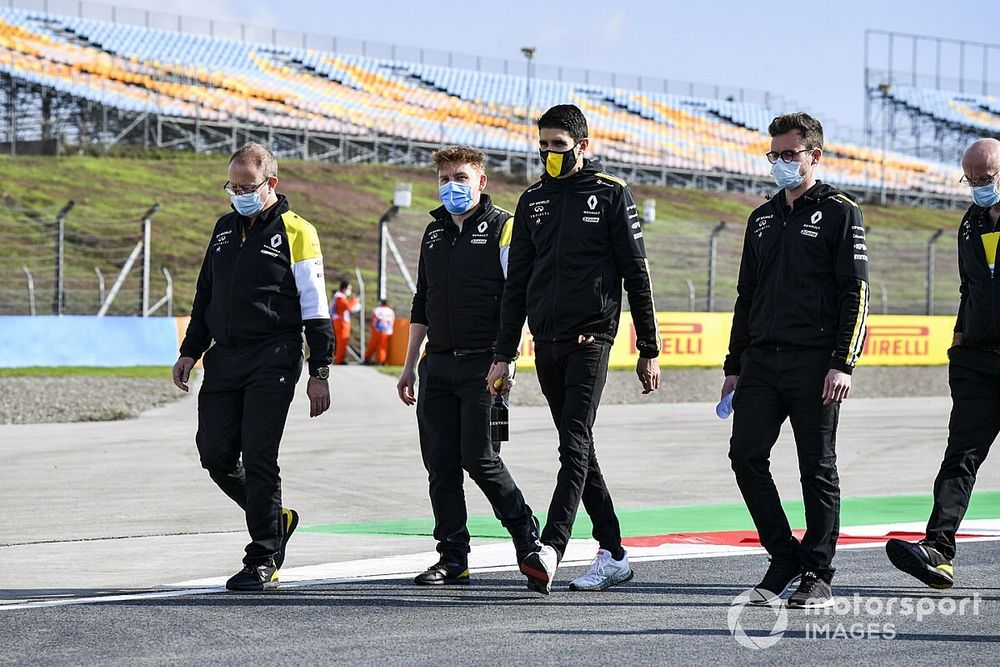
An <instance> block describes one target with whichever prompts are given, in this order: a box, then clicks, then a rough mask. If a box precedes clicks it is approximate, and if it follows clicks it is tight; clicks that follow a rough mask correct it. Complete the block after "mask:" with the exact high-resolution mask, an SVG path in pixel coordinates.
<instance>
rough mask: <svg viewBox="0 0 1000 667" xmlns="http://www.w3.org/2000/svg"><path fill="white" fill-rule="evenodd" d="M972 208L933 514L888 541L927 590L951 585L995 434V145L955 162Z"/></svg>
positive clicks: (962, 241) (998, 303) (999, 376)
mask: <svg viewBox="0 0 1000 667" xmlns="http://www.w3.org/2000/svg"><path fill="white" fill-rule="evenodd" d="M962 170H963V171H964V172H965V174H964V176H963V177H962V181H963V182H965V183H967V184H968V185H969V187H970V188H972V199H973V204H972V206H970V207H969V209H968V210H967V211H966V212H965V216H964V217H963V218H962V224H961V226H959V228H958V273H959V277H960V278H961V295H962V298H961V301H959V306H958V318H957V320H956V321H955V336H954V339H953V341H952V347H951V349H950V350H949V351H948V359H949V361H948V376H949V377H948V384H949V385H950V386H951V400H952V408H951V420H950V422H949V424H948V447H947V449H946V450H945V453H944V460H943V461H942V462H941V469H940V471H939V472H938V475H937V479H936V480H934V507H933V509H932V510H931V516H930V519H929V520H928V522H927V534H926V536H925V537H924V539H923V540H920V541H919V542H906V541H903V540H897V539H893V540H889V541H888V542H887V543H886V545H885V550H886V553H887V554H888V556H889V560H890V561H891V562H892V564H893V565H895V566H896V567H897V568H899V569H900V570H902V571H903V572H906V573H907V574H910V575H912V576H914V577H916V578H917V579H919V580H920V581H922V582H924V583H925V584H927V585H928V586H930V587H931V588H951V587H952V585H954V583H955V569H954V560H955V552H956V549H955V533H956V532H957V531H958V527H959V526H960V525H961V523H962V518H963V517H964V516H965V510H966V509H968V507H969V499H970V498H971V497H972V487H973V486H974V485H975V483H976V474H977V473H978V471H979V466H980V465H982V463H983V460H985V459H986V455H987V454H989V451H990V447H991V446H992V445H993V441H994V440H996V438H997V434H1000V322H998V321H997V313H998V312H1000V291H998V290H997V289H996V279H995V278H996V275H995V274H996V258H997V239H1000V141H997V140H996V139H980V140H979V141H976V142H974V143H973V144H972V145H971V146H969V148H968V150H966V151H965V155H964V157H963V158H962Z"/></svg>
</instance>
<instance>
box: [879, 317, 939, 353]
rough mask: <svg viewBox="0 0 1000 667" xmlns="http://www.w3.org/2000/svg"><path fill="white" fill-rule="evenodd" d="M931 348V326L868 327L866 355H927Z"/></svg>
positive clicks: (883, 325) (884, 325)
mask: <svg viewBox="0 0 1000 667" xmlns="http://www.w3.org/2000/svg"><path fill="white" fill-rule="evenodd" d="M930 349H931V328H930V327H926V326H919V325H909V326H907V325H896V326H893V325H886V324H882V325H873V326H869V327H868V338H867V339H866V340H865V349H864V356H868V355H873V356H875V355H877V356H881V357H889V356H892V357H926V356H927V355H929V354H930Z"/></svg>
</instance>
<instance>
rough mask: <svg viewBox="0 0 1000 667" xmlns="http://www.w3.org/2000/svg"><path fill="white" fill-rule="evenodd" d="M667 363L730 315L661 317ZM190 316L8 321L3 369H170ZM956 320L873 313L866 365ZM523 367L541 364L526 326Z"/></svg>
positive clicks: (697, 349)
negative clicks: (73, 367)
mask: <svg viewBox="0 0 1000 667" xmlns="http://www.w3.org/2000/svg"><path fill="white" fill-rule="evenodd" d="M658 319H659V323H660V339H661V345H662V350H661V352H662V354H661V356H660V364H661V365H662V366H688V367H691V366H694V367H697V366H703V367H721V366H722V360H723V358H724V357H725V356H726V350H727V348H728V345H729V329H730V326H731V323H732V315H731V314H728V313H659V315H658ZM187 320H188V318H186V317H176V318H174V317H146V318H141V317H82V316H81V317H77V316H64V317H54V316H52V317H0V340H2V341H3V344H2V345H0V368H16V367H25V366H169V365H171V364H173V363H174V361H175V360H176V359H177V348H178V345H179V341H180V339H181V338H182V337H183V335H184V331H185V329H186V328H187ZM954 325H955V318H954V317H948V316H915V315H914V316H911V315H872V316H871V317H870V318H869V320H868V338H867V340H866V341H865V351H864V354H863V356H862V358H861V362H860V363H861V364H863V365H868V366H939V365H944V364H947V363H948V347H949V346H950V345H951V339H952V329H953V328H954ZM406 332H407V326H406V322H405V321H402V322H401V321H400V320H397V326H396V334H395V335H393V337H392V342H391V352H392V353H391V354H390V363H401V361H402V356H403V354H405V349H406ZM520 351H521V356H520V358H519V359H518V365H519V366H520V367H522V368H525V367H527V368H530V367H533V366H534V341H533V340H532V338H531V335H530V334H529V333H528V331H527V327H525V334H524V338H523V339H522V342H521V350H520ZM638 356H639V355H638V351H637V350H636V347H635V330H634V329H633V327H632V318H631V316H630V314H629V313H627V312H625V313H622V322H621V326H620V327H619V331H618V337H617V339H616V340H615V345H614V347H613V348H612V349H611V359H610V365H611V366H612V367H613V368H628V367H631V366H634V365H635V361H636V359H637V358H638Z"/></svg>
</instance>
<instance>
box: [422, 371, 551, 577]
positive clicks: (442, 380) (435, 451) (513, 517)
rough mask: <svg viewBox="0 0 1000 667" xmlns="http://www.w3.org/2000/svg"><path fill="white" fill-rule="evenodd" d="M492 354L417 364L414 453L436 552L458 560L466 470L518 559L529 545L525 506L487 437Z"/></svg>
mask: <svg viewBox="0 0 1000 667" xmlns="http://www.w3.org/2000/svg"><path fill="white" fill-rule="evenodd" d="M491 363H492V354H488V353H482V354H468V355H465V356H459V357H456V356H453V355H452V354H450V353H430V354H427V355H426V356H425V357H424V358H423V359H422V360H421V361H420V364H419V365H418V367H417V371H418V374H419V379H420V387H419V391H418V392H417V427H418V430H419V432H420V453H421V455H422V457H423V461H424V467H425V468H426V469H427V476H428V481H429V483H430V498H431V510H432V511H433V512H434V539H436V540H437V541H438V546H437V550H438V552H439V553H440V554H441V555H442V556H443V557H446V558H448V559H449V560H452V561H454V562H457V563H465V562H467V561H468V554H469V529H468V527H467V525H466V524H467V522H468V518H469V517H468V512H467V510H466V506H465V490H464V481H465V473H466V472H468V473H469V477H471V478H472V481H473V482H475V483H476V485H477V486H478V487H479V488H480V489H481V490H482V492H483V494H484V495H485V496H486V499H487V500H489V502H490V505H492V506H493V513H494V514H495V515H496V517H497V519H499V520H500V522H501V523H502V524H503V526H504V527H505V528H506V529H507V531H508V532H509V533H510V535H511V537H512V538H513V540H514V548H515V550H516V551H517V552H518V556H519V557H521V556H523V555H524V554H526V553H527V552H529V551H532V550H533V547H534V544H535V535H534V532H533V530H534V526H533V524H532V521H531V508H530V507H528V505H527V504H526V503H525V502H524V496H523V495H522V494H521V491H520V489H518V488H517V484H515V483H514V479H513V478H512V477H511V475H510V471H509V470H508V469H507V466H506V465H504V462H503V459H501V458H500V443H494V442H492V441H490V404H491V402H492V398H491V396H490V392H489V391H487V389H486V375H487V373H489V370H490V365H491Z"/></svg>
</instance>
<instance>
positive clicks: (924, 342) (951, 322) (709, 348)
mask: <svg viewBox="0 0 1000 667" xmlns="http://www.w3.org/2000/svg"><path fill="white" fill-rule="evenodd" d="M657 320H658V321H659V334H660V365H661V366H704V367H709V368H719V369H720V373H721V368H722V361H723V360H724V359H725V357H726V353H727V352H728V349H729V330H730V327H731V326H732V313H658V314H657ZM954 326H955V318H954V317H951V316H919V315H912V316H911V315H872V316H870V317H869V318H868V336H867V338H866V339H865V347H864V352H863V353H862V355H861V361H860V362H859V365H862V366H939V365H944V364H947V363H948V347H949V346H950V345H951V338H952V329H953V328H954ZM635 342H636V335H635V328H634V327H633V325H632V318H631V316H630V314H629V313H628V312H624V313H622V317H621V323H620V326H619V328H618V337H617V338H616V339H615V344H614V347H612V348H611V356H610V361H609V363H610V365H611V367H613V368H631V367H634V366H635V362H636V359H638V357H639V352H638V350H637V349H636V345H635ZM534 352H535V347H534V342H533V341H532V339H531V335H530V334H529V333H528V329H527V327H525V330H524V337H523V338H522V339H521V357H520V359H519V360H518V365H519V366H521V367H527V368H531V367H532V366H533V365H534Z"/></svg>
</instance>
